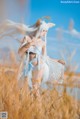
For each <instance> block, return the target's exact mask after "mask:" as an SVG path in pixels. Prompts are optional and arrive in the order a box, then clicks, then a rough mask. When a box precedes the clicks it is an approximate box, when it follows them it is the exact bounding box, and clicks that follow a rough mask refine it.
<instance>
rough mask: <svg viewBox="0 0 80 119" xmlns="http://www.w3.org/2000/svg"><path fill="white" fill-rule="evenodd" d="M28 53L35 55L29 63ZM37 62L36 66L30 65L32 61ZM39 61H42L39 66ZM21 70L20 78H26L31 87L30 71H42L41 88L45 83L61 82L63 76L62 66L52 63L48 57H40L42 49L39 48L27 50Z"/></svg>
mask: <svg viewBox="0 0 80 119" xmlns="http://www.w3.org/2000/svg"><path fill="white" fill-rule="evenodd" d="M29 52H34V53H36V58H34V59H33V60H31V61H29ZM36 60H37V61H38V65H37V66H34V65H33V64H32V63H33V62H34V61H36ZM40 60H42V64H40ZM22 63H23V68H22V70H21V73H20V75H19V79H20V78H22V79H23V78H24V77H28V84H29V86H30V87H32V81H31V80H32V71H33V70H36V69H43V68H44V70H43V76H42V82H41V86H43V85H44V84H46V82H47V81H54V80H57V81H58V82H60V81H63V76H64V65H62V64H60V63H58V62H56V61H53V60H52V59H51V58H49V57H48V56H42V47H41V46H38V45H37V46H35V47H33V46H31V47H30V48H29V50H28V54H25V55H24V58H23V61H22Z"/></svg>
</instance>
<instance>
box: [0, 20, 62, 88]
mask: <svg viewBox="0 0 80 119" xmlns="http://www.w3.org/2000/svg"><path fill="white" fill-rule="evenodd" d="M52 26H55V24H53V23H46V22H45V21H43V20H38V21H37V22H36V23H35V24H34V25H33V26H26V25H24V24H21V23H15V22H13V21H10V20H6V21H4V22H3V23H2V24H0V39H2V38H3V37H7V36H8V37H11V38H14V39H15V38H16V36H19V34H20V35H21V34H22V35H25V37H24V38H23V39H22V41H19V40H17V38H16V40H17V41H19V42H20V43H21V46H20V48H19V51H18V53H19V54H20V56H21V58H22V62H21V65H20V68H19V75H18V79H19V80H20V79H24V78H26V77H27V78H28V79H29V80H28V81H29V86H31V87H36V88H38V87H39V85H40V84H44V83H45V82H46V81H48V80H51V79H52V80H57V81H59V80H60V79H63V74H64V66H63V65H62V64H64V62H62V61H59V60H53V59H51V58H49V57H48V56H47V52H46V35H47V31H48V29H49V28H50V27H52ZM59 62H61V63H62V64H61V63H59ZM41 81H42V82H41ZM35 82H37V83H35ZM37 84H38V85H37Z"/></svg>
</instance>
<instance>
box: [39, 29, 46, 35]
mask: <svg viewBox="0 0 80 119" xmlns="http://www.w3.org/2000/svg"><path fill="white" fill-rule="evenodd" d="M47 31H48V30H42V31H41V34H40V36H45V35H46V33H47Z"/></svg>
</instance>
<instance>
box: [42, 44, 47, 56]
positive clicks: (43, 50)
mask: <svg viewBox="0 0 80 119" xmlns="http://www.w3.org/2000/svg"><path fill="white" fill-rule="evenodd" d="M42 55H43V56H46V55H47V53H46V45H43V47H42Z"/></svg>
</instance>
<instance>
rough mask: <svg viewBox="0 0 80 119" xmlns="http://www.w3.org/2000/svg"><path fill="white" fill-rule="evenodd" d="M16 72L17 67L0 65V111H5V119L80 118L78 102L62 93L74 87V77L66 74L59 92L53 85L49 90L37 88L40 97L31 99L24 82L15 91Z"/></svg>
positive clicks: (26, 84)
mask: <svg viewBox="0 0 80 119" xmlns="http://www.w3.org/2000/svg"><path fill="white" fill-rule="evenodd" d="M17 71H18V65H12V66H8V65H4V66H2V65H1V66H0V112H2V111H7V112H8V119H80V101H79V100H76V99H75V98H73V97H72V96H70V95H69V94H68V93H67V92H66V87H67V85H68V84H70V85H69V86H71V87H72V90H73V88H74V86H75V85H73V81H72V78H73V75H74V74H70V73H69V74H68V73H67V79H68V80H65V82H67V83H66V84H65V85H64V86H63V87H64V88H63V91H62V92H61V93H59V92H58V91H57V89H56V85H55V86H54V88H53V89H52V90H49V89H40V96H39V97H34V96H33V90H30V89H29V87H28V83H27V81H26V82H25V84H24V86H23V88H22V89H19V87H18V82H17V78H16V77H17ZM65 78H66V77H65ZM74 84H75V83H74ZM78 86H79V85H78Z"/></svg>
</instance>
